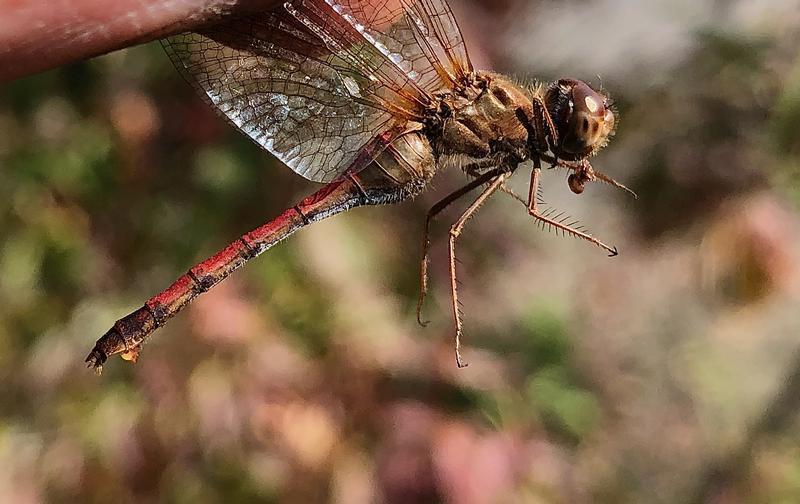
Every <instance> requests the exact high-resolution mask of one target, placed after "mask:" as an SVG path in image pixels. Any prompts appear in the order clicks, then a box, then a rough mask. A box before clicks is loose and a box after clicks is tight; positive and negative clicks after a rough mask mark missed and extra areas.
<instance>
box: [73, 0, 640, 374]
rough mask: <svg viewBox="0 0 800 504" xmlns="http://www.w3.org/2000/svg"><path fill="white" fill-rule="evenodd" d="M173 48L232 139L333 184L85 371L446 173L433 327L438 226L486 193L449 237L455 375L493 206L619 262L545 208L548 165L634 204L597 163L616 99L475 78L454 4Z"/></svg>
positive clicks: (277, 27)
mask: <svg viewBox="0 0 800 504" xmlns="http://www.w3.org/2000/svg"><path fill="white" fill-rule="evenodd" d="M162 43H163V45H164V47H165V49H166V51H167V53H168V55H169V57H170V58H171V60H172V62H173V63H174V65H175V67H176V68H177V69H178V70H179V71H180V73H181V74H183V76H184V78H185V79H186V80H187V81H188V82H189V83H190V84H191V86H192V87H193V88H194V89H195V91H197V93H198V94H199V96H200V97H202V99H203V100H205V101H206V102H207V103H208V104H209V105H210V106H211V107H212V108H213V109H214V110H216V111H217V112H218V113H219V114H220V115H221V116H222V117H223V118H224V119H226V120H227V121H228V122H229V123H230V124H231V125H232V126H233V127H234V128H236V129H238V130H239V131H240V132H242V133H243V134H244V135H246V136H247V137H249V138H250V139H251V140H252V141H254V142H255V143H256V144H258V145H259V146H260V147H262V148H263V149H265V150H267V151H269V152H270V153H271V154H272V155H274V156H275V157H276V158H278V159H279V160H280V161H281V162H282V163H283V164H285V165H286V166H288V167H289V168H291V169H292V170H293V171H294V172H295V173H297V174H298V175H301V176H303V177H305V178H306V179H309V180H311V181H314V182H318V183H323V184H325V185H324V186H322V187H321V188H320V189H319V190H317V191H316V192H314V193H313V194H311V195H310V196H308V197H306V198H305V199H303V200H302V201H300V202H299V203H297V204H296V205H294V206H292V207H291V208H288V209H286V210H285V211H284V212H283V213H281V214H280V215H279V216H277V217H276V218H274V219H273V220H272V221H270V222H268V223H266V224H264V225H262V226H261V227H259V228H257V229H255V230H252V231H250V232H248V233H246V234H244V235H242V236H241V237H240V238H238V239H237V240H236V241H234V242H233V243H231V244H229V245H228V246H227V247H225V248H224V249H222V250H220V251H219V252H218V253H216V254H215V255H214V256H212V257H210V258H208V259H206V260H205V261H203V262H201V263H199V264H197V265H195V266H193V267H192V268H190V269H189V271H188V272H186V273H185V274H184V275H182V276H180V277H179V278H178V279H177V280H176V281H175V282H174V283H173V284H172V285H170V286H169V287H168V288H166V289H165V290H164V291H162V292H160V293H158V294H156V295H155V296H153V297H152V298H150V299H149V300H147V301H146V302H145V303H144V305H143V306H142V307H141V308H139V309H138V310H136V311H134V312H132V313H130V314H129V315H127V316H125V317H123V318H121V319H119V320H118V321H117V322H116V323H115V324H114V325H113V327H112V328H111V329H109V330H108V332H106V333H105V334H104V335H103V336H102V337H101V338H100V339H99V340H98V341H97V343H96V345H95V346H94V348H93V349H92V351H91V352H90V353H89V355H88V357H87V358H86V362H87V363H88V366H89V367H91V368H95V369H96V370H97V371H98V372H99V371H100V370H102V366H103V364H104V363H105V362H106V361H107V359H108V358H109V357H110V356H112V355H117V354H119V355H121V357H122V358H123V359H126V360H130V361H134V362H135V361H136V360H137V359H138V357H139V354H140V351H141V348H142V344H143V343H144V342H145V341H146V340H147V339H148V338H149V336H150V335H151V334H152V333H153V332H154V331H155V330H156V329H158V328H160V327H162V326H163V325H164V324H165V323H166V322H167V321H168V320H169V319H170V318H172V317H173V316H174V315H176V314H177V313H178V312H180V311H181V310H182V309H184V308H185V307H186V306H187V305H189V303H190V302H191V301H192V300H194V299H195V298H197V297H198V296H199V295H200V294H202V293H204V292H206V291H208V290H209V289H211V288H212V287H214V286H215V285H216V284H218V283H219V282H221V281H222V280H224V279H225V278H227V277H228V276H229V275H230V274H231V273H232V272H233V271H234V270H236V269H238V268H239V267H241V266H243V265H244V264H245V263H247V262H248V261H250V260H251V259H253V258H255V257H257V256H258V255H260V254H261V253H262V252H264V251H266V250H267V249H269V248H270V247H272V246H273V245H275V244H277V243H278V242H280V241H282V240H283V239H285V238H286V237H288V236H289V235H291V234H292V233H294V232H296V231H297V230H299V229H301V228H304V227H306V226H308V225H309V224H312V223H314V222H317V221H320V220H322V219H326V218H328V217H331V216H333V215H336V214H339V213H342V212H345V211H347V210H349V209H351V208H354V207H359V206H364V205H384V204H393V203H399V202H402V201H406V200H409V199H411V198H413V197H415V196H417V195H419V194H420V193H421V192H422V191H423V190H425V188H426V187H427V186H428V185H429V183H430V181H431V179H432V178H433V177H434V175H435V174H436V173H437V171H438V170H440V169H442V168H444V167H451V166H457V167H458V168H460V169H461V170H462V171H463V172H464V173H465V174H466V175H467V177H468V180H469V182H468V183H466V184H465V185H464V186H463V187H460V188H458V189H457V190H455V191H453V192H452V193H450V194H449V195H447V196H446V197H445V198H443V199H442V200H441V201H439V202H438V203H436V204H435V205H434V206H433V207H432V208H431V209H430V211H429V212H428V214H427V218H426V221H425V226H424V232H423V240H422V259H421V262H420V297H419V302H418V306H417V320H418V322H419V323H420V324H422V325H425V322H424V321H423V320H422V315H421V314H422V308H423V302H424V300H425V296H426V294H427V291H428V264H429V260H428V256H429V246H430V229H431V224H432V222H433V221H434V220H435V219H436V217H437V216H438V215H439V214H440V213H441V212H442V211H443V210H444V209H445V208H447V207H449V206H450V205H452V204H453V203H454V202H456V201H458V200H461V199H462V198H464V197H465V196H468V195H469V194H471V193H477V196H476V197H475V198H474V199H473V200H472V201H471V202H470V204H469V205H468V206H467V207H466V209H465V210H464V211H463V213H462V214H461V215H460V217H459V218H458V219H457V220H456V221H455V222H454V223H453V224H452V226H451V227H450V233H449V238H448V240H449V276H450V298H451V306H452V315H453V323H454V331H455V338H454V344H455V345H454V346H455V358H456V365H457V366H458V367H464V366H465V365H466V363H465V361H464V359H463V358H462V356H461V339H462V334H463V323H462V313H461V311H460V303H459V299H458V283H457V280H456V278H457V277H456V273H457V271H456V270H457V261H456V244H457V241H458V238H459V236H460V235H461V234H462V231H463V229H464V226H465V224H466V223H467V221H468V220H469V219H470V218H471V217H472V216H473V215H475V213H476V212H477V211H478V209H479V208H480V207H481V206H482V205H483V204H484V203H485V202H486V201H487V200H489V198H491V197H492V196H493V195H495V194H498V193H504V194H506V195H509V196H511V197H513V198H515V199H516V200H518V201H519V202H521V203H522V204H523V205H524V206H525V209H526V211H527V212H528V214H529V215H530V216H531V217H532V218H533V219H534V220H535V221H536V222H537V223H538V224H539V225H540V226H542V227H545V228H547V229H549V230H555V231H556V232H559V233H561V234H563V235H566V236H572V237H575V238H578V239H580V240H584V241H586V242H589V243H591V244H593V245H596V246H598V247H600V248H601V249H604V250H605V251H606V252H608V254H609V255H611V256H615V255H617V254H618V251H617V248H616V247H611V246H609V245H607V244H605V243H604V242H602V241H600V240H599V239H597V238H595V237H594V236H593V235H591V234H590V233H589V232H588V231H586V230H585V229H584V228H582V227H579V226H577V223H576V222H573V221H571V219H568V218H567V217H565V216H564V215H563V214H556V213H555V212H554V211H552V210H544V209H543V202H542V200H541V197H540V185H541V184H540V175H541V173H542V167H543V166H545V167H547V168H558V169H563V170H566V173H567V174H568V177H567V182H568V186H569V188H570V189H571V190H572V191H573V192H574V193H576V194H580V193H582V192H583V191H584V188H585V187H586V185H587V184H588V183H590V182H595V181H599V182H603V183H606V184H609V185H611V186H614V187H617V188H619V189H622V190H625V191H629V192H630V190H629V189H628V188H627V187H625V186H624V185H622V184H620V183H618V182H616V181H615V180H614V179H612V178H611V177H609V176H607V175H605V174H603V173H601V172H599V171H597V170H595V169H594V168H593V167H592V165H591V163H590V158H591V157H592V156H594V155H595V154H596V153H597V152H598V151H599V150H600V149H602V148H603V147H605V146H606V144H607V143H608V141H609V139H610V138H611V137H612V136H613V134H614V131H615V127H616V125H617V118H616V114H615V111H614V108H613V107H612V103H611V100H610V98H609V97H608V96H607V94H606V93H605V92H604V91H602V90H600V89H594V88H593V87H591V86H590V85H589V84H587V83H586V82H583V81H580V80H576V79H566V78H565V79H559V80H557V81H555V82H552V83H531V84H518V83H515V82H514V81H513V80H512V79H511V78H509V77H506V76H504V75H500V74H498V73H494V72H491V71H482V70H476V69H474V68H473V65H472V63H471V61H470V58H469V54H468V51H467V46H466V45H465V43H464V40H463V37H462V34H461V30H460V29H459V27H458V24H457V21H456V18H455V16H454V15H453V12H452V10H451V8H450V6H449V5H448V3H447V1H446V0H291V1H287V2H286V3H285V4H283V6H282V8H278V9H274V10H269V11H264V12H259V13H251V14H249V15H247V16H243V17H238V18H230V19H225V20H224V21H222V22H220V23H218V24H216V25H212V26H209V27H206V28H203V29H201V30H199V31H197V32H191V33H184V34H180V35H175V36H172V37H170V38H167V39H165V40H164V41H162ZM523 165H525V166H530V169H531V172H530V183H529V187H528V195H527V198H525V197H521V196H519V195H518V194H516V193H515V192H514V191H513V190H512V189H511V188H510V187H509V185H508V180H509V178H510V177H511V176H512V175H514V173H515V172H516V171H517V170H518V168H520V167H521V166H523Z"/></svg>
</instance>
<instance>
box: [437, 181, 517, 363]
mask: <svg viewBox="0 0 800 504" xmlns="http://www.w3.org/2000/svg"><path fill="white" fill-rule="evenodd" d="M510 176H511V174H510V173H502V174H500V175H498V176H497V178H496V179H494V181H493V182H492V183H491V184H490V185H489V187H487V188H486V189H484V191H483V192H482V193H481V195H480V196H478V198H477V199H476V200H475V201H474V202H473V203H472V204H471V205H470V206H469V207H468V208H467V209H466V210H465V211H464V213H463V214H461V217H459V219H458V220H457V221H456V223H455V224H453V226H452V227H451V228H450V240H449V246H450V293H451V295H452V301H453V319H454V320H455V325H456V338H455V339H456V341H455V352H456V365H457V366H458V367H459V368H463V367H466V366H467V364H466V363H465V362H464V361H463V359H462V358H461V334H462V331H463V326H462V322H461V311H460V310H459V306H458V281H457V280H456V239H457V238H458V237H459V235H461V231H462V229H463V228H464V225H465V224H466V223H467V221H468V220H469V219H470V218H471V217H472V216H473V215H475V212H477V211H478V209H479V208H480V207H481V205H483V204H484V203H485V202H486V200H487V199H489V197H491V196H492V194H494V193H495V192H496V191H497V190H498V189H500V187H502V186H503V184H504V183H505V181H506V179H508V177H510Z"/></svg>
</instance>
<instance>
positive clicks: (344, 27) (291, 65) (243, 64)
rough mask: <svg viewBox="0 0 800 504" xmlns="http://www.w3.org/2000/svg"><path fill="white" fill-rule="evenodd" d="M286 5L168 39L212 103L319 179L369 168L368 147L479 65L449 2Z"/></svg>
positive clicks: (300, 1)
mask: <svg viewBox="0 0 800 504" xmlns="http://www.w3.org/2000/svg"><path fill="white" fill-rule="evenodd" d="M285 9H286V10H281V11H274V12H265V13H260V14H256V15H250V16H247V17H244V18H235V19H230V20H227V21H225V22H223V23H221V24H219V25H216V26H213V27H210V28H208V29H205V30H203V31H201V32H198V33H188V34H181V35H177V36H173V37H170V38H168V39H166V40H165V41H164V47H165V49H166V50H167V53H168V54H169V55H170V58H171V59H172V61H173V63H174V64H175V66H176V67H177V68H178V70H179V71H180V72H181V73H182V74H183V75H184V77H185V78H186V79H187V81H189V83H190V84H191V85H192V86H193V87H194V88H195V89H196V90H197V91H198V93H199V94H200V95H201V96H202V97H203V98H204V99H205V100H206V101H207V102H208V103H209V104H210V105H212V107H213V108H215V109H217V110H218V111H219V112H221V113H222V115H224V117H225V118H226V119H227V120H228V121H229V122H230V123H231V124H233V125H234V126H235V127H236V128H238V129H239V130H240V131H242V132H243V133H245V134H246V135H247V136H248V137H250V138H251V139H252V140H253V141H255V142H256V143H257V144H259V145H260V146H262V147H263V148H265V149H267V150H268V151H270V152H271V153H272V154H274V155H275V156H276V157H277V158H278V159H280V160H281V161H283V162H284V163H285V164H287V165H288V166H289V167H290V168H292V170H294V171H295V172H297V173H298V174H300V175H302V176H304V177H306V178H308V179H310V180H314V181H318V182H328V181H330V180H333V179H334V178H335V177H336V176H338V175H340V174H341V173H343V172H344V171H345V170H347V169H348V167H353V166H355V165H359V166H361V165H364V164H365V163H364V159H363V158H364V153H363V152H360V151H361V150H362V149H363V148H365V146H366V145H367V144H369V145H382V144H384V143H385V142H386V141H387V138H388V136H387V135H389V132H394V133H393V134H396V132H397V131H401V130H402V126H403V124H405V122H407V121H422V120H423V119H424V117H425V114H426V113H427V112H428V110H427V109H428V107H429V106H430V105H431V95H432V94H433V93H434V92H436V91H439V90H441V89H446V88H452V87H457V86H458V84H459V81H463V79H464V78H465V76H466V75H468V74H469V73H471V72H472V66H471V63H470V62H469V57H468V55H467V53H466V47H465V46H464V42H463V40H462V38H461V34H460V31H459V30H458V26H457V24H456V22H455V18H454V17H453V15H452V12H451V11H450V9H449V7H448V6H447V3H446V1H445V0H293V1H290V2H287V3H286V4H285ZM375 139H378V140H379V141H377V142H376V140H375ZM366 150H370V149H366ZM359 154H360V155H359ZM354 163H355V165H354Z"/></svg>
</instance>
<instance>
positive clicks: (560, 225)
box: [506, 160, 619, 257]
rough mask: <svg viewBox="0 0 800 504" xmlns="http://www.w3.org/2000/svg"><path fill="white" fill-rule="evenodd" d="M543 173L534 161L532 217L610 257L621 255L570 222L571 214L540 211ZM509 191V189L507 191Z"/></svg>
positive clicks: (530, 209) (529, 196) (530, 191)
mask: <svg viewBox="0 0 800 504" xmlns="http://www.w3.org/2000/svg"><path fill="white" fill-rule="evenodd" d="M541 173H542V170H541V165H540V164H539V163H538V160H537V161H536V162H534V167H533V170H532V171H531V183H530V186H529V188H528V204H527V207H528V214H530V216H531V217H533V218H534V219H536V220H538V221H539V222H541V223H542V225H543V226H546V227H548V228H549V229H556V230H557V231H561V232H562V233H563V234H567V235H570V236H573V237H575V238H578V239H580V240H585V241H587V242H589V243H592V244H594V245H596V246H598V247H600V248H601V249H603V250H605V251H607V252H608V255H609V257H614V256H617V255H619V251H618V250H617V247H610V246H608V245H606V244H605V243H603V242H602V241H600V240H598V239H597V238H595V237H594V236H592V235H590V234H589V233H587V232H586V231H584V230H583V229H580V228H576V227H574V226H575V225H576V224H577V222H568V220H569V216H566V217H564V215H563V214H559V215H555V216H553V215H548V214H542V213H541V212H540V211H539V202H538V201H537V200H536V194H537V193H538V191H539V177H540V175H541ZM506 192H507V191H506Z"/></svg>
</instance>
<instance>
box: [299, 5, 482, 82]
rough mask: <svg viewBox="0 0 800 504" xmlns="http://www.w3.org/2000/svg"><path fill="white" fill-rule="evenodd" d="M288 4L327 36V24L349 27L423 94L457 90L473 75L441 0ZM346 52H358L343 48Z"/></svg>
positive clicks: (450, 13) (455, 30) (453, 25)
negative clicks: (307, 17) (306, 16)
mask: <svg viewBox="0 0 800 504" xmlns="http://www.w3.org/2000/svg"><path fill="white" fill-rule="evenodd" d="M287 5H288V6H289V7H288V8H290V9H292V8H293V9H295V10H297V11H299V12H300V13H301V14H303V13H317V14H316V18H317V19H318V23H319V24H321V25H323V26H324V28H323V30H327V31H329V32H333V31H335V30H333V29H331V27H330V26H327V25H333V26H338V25H341V24H342V22H344V23H347V24H349V25H350V26H351V27H353V28H355V29H356V31H357V32H359V34H360V35H361V36H362V37H363V38H365V39H367V40H368V41H369V42H370V43H371V45H372V46H374V49H370V50H371V51H376V50H377V52H379V53H380V56H382V58H380V59H381V60H383V61H385V62H386V63H389V62H391V64H392V65H393V66H396V67H397V68H398V69H400V71H401V72H402V73H403V74H404V76H405V77H407V78H409V79H410V80H411V81H412V82H413V83H414V84H416V85H417V86H418V87H419V88H421V89H423V90H425V91H426V92H429V93H434V92H436V91H439V90H442V89H450V88H453V87H456V86H458V85H459V84H460V83H461V82H463V81H464V80H465V79H466V77H467V76H468V75H469V74H471V73H472V64H471V63H470V60H469V56H468V54H467V50H466V46H465V45H464V41H463V38H462V36H461V31H460V30H459V28H458V24H457V23H456V20H455V17H454V16H453V12H452V11H451V10H450V7H449V6H448V5H447V2H446V0H292V1H290V2H288V4H287ZM310 17H314V16H310ZM332 17H333V18H335V19H334V21H333V22H331V21H330V19H331V18H332ZM333 35H334V39H337V38H338V39H341V37H340V36H337V34H336V33H333ZM351 49H355V50H359V47H358V45H352V44H351V45H349V46H346V47H344V50H345V51H347V50H351ZM341 50H342V48H337V49H335V50H334V52H340V51H341ZM351 52H352V50H351ZM356 56H357V57H358V56H359V55H356ZM371 58H374V57H371Z"/></svg>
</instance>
